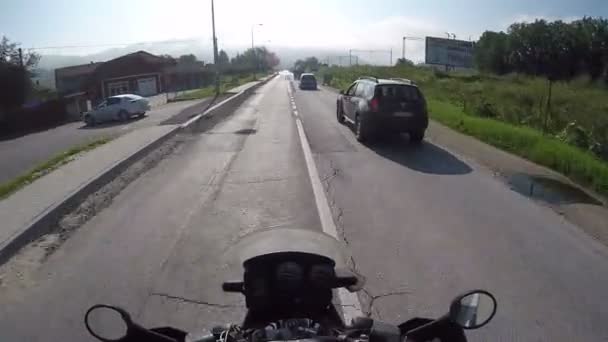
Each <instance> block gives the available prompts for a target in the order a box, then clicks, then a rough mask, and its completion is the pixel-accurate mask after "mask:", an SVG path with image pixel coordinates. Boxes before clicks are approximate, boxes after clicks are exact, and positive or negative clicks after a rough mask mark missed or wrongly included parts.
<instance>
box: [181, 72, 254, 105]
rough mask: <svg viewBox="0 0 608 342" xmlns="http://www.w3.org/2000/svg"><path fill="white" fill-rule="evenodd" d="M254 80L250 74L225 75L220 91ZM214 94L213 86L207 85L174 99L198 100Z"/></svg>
mask: <svg viewBox="0 0 608 342" xmlns="http://www.w3.org/2000/svg"><path fill="white" fill-rule="evenodd" d="M258 76H259V77H263V76H264V75H258ZM251 81H254V79H253V76H252V75H235V76H226V77H223V78H222V79H221V80H220V93H224V92H226V91H228V90H230V89H232V88H235V87H238V86H240V85H243V84H245V83H247V82H251ZM214 95H215V87H214V86H208V87H204V88H199V89H196V90H194V91H191V92H188V93H186V94H182V95H178V96H177V97H176V98H175V100H176V101H185V100H198V99H204V98H207V97H211V96H214Z"/></svg>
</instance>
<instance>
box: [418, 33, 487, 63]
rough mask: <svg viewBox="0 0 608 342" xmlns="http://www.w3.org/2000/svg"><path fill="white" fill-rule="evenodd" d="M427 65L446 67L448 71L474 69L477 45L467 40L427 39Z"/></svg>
mask: <svg viewBox="0 0 608 342" xmlns="http://www.w3.org/2000/svg"><path fill="white" fill-rule="evenodd" d="M425 45H426V47H425V60H424V62H425V63H426V64H434V65H445V67H446V71H447V70H448V69H449V68H450V67H452V68H455V67H459V68H472V67H473V51H474V49H475V43H474V42H469V41H465V40H456V39H446V38H437V37H426V44H425Z"/></svg>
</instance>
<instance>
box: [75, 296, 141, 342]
mask: <svg viewBox="0 0 608 342" xmlns="http://www.w3.org/2000/svg"><path fill="white" fill-rule="evenodd" d="M84 324H85V326H86V327H87V330H88V331H89V333H90V334H91V335H93V336H94V337H95V338H96V339H98V340H100V341H104V342H113V341H121V340H122V339H124V338H125V337H127V333H128V331H129V326H130V325H131V324H132V323H131V317H130V316H129V314H128V313H127V312H126V311H124V310H123V309H121V308H117V307H114V306H109V305H102V304H98V305H94V306H92V307H91V308H90V309H89V310H88V311H87V313H86V314H85V316H84Z"/></svg>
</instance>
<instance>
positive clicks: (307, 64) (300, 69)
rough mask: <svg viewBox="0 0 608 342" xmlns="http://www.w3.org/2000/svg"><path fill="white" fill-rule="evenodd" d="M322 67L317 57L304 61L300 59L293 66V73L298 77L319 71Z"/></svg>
mask: <svg viewBox="0 0 608 342" xmlns="http://www.w3.org/2000/svg"><path fill="white" fill-rule="evenodd" d="M319 67H320V64H319V60H318V59H317V58H316V57H308V58H306V59H304V60H301V59H298V60H297V61H296V62H295V63H294V66H293V72H294V74H295V76H296V77H298V76H299V75H301V74H302V73H305V72H314V71H318V70H319Z"/></svg>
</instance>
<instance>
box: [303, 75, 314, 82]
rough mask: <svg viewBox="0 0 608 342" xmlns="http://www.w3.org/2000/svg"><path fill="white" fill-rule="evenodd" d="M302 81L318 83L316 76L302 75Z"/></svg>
mask: <svg viewBox="0 0 608 342" xmlns="http://www.w3.org/2000/svg"><path fill="white" fill-rule="evenodd" d="M301 80H302V81H314V82H316V81H317V79H316V78H315V76H314V75H302V79H301Z"/></svg>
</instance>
